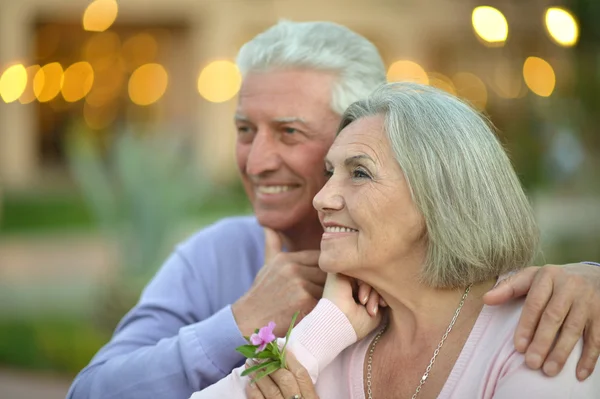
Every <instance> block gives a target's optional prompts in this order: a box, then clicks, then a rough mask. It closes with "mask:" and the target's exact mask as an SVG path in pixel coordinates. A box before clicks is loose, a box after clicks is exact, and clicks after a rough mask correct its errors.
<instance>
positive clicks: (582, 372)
mask: <svg viewBox="0 0 600 399" xmlns="http://www.w3.org/2000/svg"><path fill="white" fill-rule="evenodd" d="M589 375H590V370H588V369H581V370H579V371H578V372H577V378H578V379H579V380H580V381H583V380H585V379H586V378H588V377H589Z"/></svg>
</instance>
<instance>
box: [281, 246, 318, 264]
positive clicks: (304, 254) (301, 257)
mask: <svg viewBox="0 0 600 399" xmlns="http://www.w3.org/2000/svg"><path fill="white" fill-rule="evenodd" d="M320 254H321V251H317V250H310V251H308V250H307V251H298V252H288V253H286V254H285V255H286V256H287V259H288V261H290V262H294V263H299V264H301V265H304V266H310V267H316V268H318V267H319V255H320Z"/></svg>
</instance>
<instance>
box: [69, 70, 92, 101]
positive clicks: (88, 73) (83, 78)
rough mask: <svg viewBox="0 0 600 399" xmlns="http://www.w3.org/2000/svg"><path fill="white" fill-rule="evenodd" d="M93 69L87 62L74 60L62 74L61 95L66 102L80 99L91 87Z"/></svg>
mask: <svg viewBox="0 0 600 399" xmlns="http://www.w3.org/2000/svg"><path fill="white" fill-rule="evenodd" d="M93 84H94V70H93V69H92V66H91V65H90V64H89V63H88V62H85V61H83V62H76V63H75V64H73V65H71V66H70V67H68V68H67V70H66V71H65V73H64V75H63V84H62V89H61V91H62V95H63V97H64V99H65V101H67V102H71V103H72V102H75V101H79V100H81V99H82V98H83V97H85V96H87V94H88V93H89V92H90V90H91V89H92V86H93Z"/></svg>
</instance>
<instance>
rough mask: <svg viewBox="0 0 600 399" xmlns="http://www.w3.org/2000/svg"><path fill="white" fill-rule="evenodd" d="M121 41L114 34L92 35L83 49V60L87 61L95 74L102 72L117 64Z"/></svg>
mask: <svg viewBox="0 0 600 399" xmlns="http://www.w3.org/2000/svg"><path fill="white" fill-rule="evenodd" d="M120 51H121V39H120V38H119V35H117V34H116V33H115V32H104V33H99V34H95V35H93V36H92V37H91V38H90V39H89V40H88V41H87V43H86V44H85V46H84V48H83V53H82V56H83V59H84V60H86V61H88V62H89V63H90V64H91V65H92V68H94V71H95V72H98V71H102V70H104V69H108V68H110V67H112V66H113V65H114V64H117V63H119V53H120Z"/></svg>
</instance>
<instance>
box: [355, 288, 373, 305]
mask: <svg viewBox="0 0 600 399" xmlns="http://www.w3.org/2000/svg"><path fill="white" fill-rule="evenodd" d="M371 291H372V288H371V286H370V285H369V284H360V283H359V285H358V300H359V301H360V303H361V304H363V305H366V304H367V301H368V300H369V296H370V295H371Z"/></svg>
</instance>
